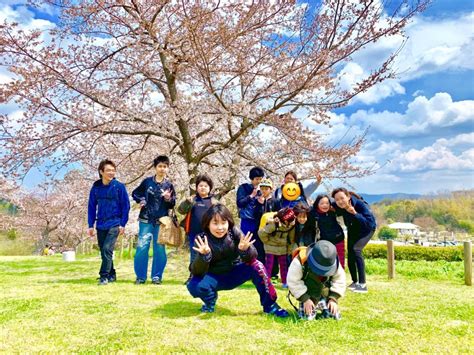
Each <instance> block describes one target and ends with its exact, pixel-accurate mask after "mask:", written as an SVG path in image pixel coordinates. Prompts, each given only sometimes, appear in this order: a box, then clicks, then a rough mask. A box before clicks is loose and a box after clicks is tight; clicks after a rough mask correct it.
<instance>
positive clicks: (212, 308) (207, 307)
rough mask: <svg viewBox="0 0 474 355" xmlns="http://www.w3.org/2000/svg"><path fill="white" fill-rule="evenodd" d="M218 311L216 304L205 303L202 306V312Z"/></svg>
mask: <svg viewBox="0 0 474 355" xmlns="http://www.w3.org/2000/svg"><path fill="white" fill-rule="evenodd" d="M215 311H216V305H215V304H203V305H202V307H201V313H214V312H215Z"/></svg>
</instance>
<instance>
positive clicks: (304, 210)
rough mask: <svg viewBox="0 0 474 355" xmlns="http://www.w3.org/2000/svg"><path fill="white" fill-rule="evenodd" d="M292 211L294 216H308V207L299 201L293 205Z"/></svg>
mask: <svg viewBox="0 0 474 355" xmlns="http://www.w3.org/2000/svg"><path fill="white" fill-rule="evenodd" d="M293 211H295V213H296V214H299V213H306V214H308V213H309V206H308V205H307V203H306V202H304V201H300V202H298V203H297V204H296V205H295V207H293Z"/></svg>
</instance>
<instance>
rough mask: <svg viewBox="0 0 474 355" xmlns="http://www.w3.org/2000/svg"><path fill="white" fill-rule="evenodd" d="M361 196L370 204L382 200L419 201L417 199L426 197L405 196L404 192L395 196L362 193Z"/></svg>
mask: <svg viewBox="0 0 474 355" xmlns="http://www.w3.org/2000/svg"><path fill="white" fill-rule="evenodd" d="M360 195H361V196H362V197H363V198H364V200H366V201H367V202H368V203H369V204H372V203H377V202H380V201H382V200H417V199H420V198H423V197H426V196H425V195H419V194H405V193H402V192H397V193H394V194H380V195H377V194H365V193H361V194H360Z"/></svg>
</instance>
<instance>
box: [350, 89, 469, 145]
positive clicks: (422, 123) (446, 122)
mask: <svg viewBox="0 0 474 355" xmlns="http://www.w3.org/2000/svg"><path fill="white" fill-rule="evenodd" d="M469 122H472V123H474V100H465V101H457V102H454V101H453V100H452V98H451V96H450V95H449V94H448V93H437V94H435V95H434V96H433V97H432V98H430V99H428V98H426V97H424V96H417V97H416V98H415V99H414V100H413V101H412V102H410V103H409V104H408V108H407V110H406V111H405V113H398V112H391V111H381V112H374V111H373V110H368V111H367V110H358V111H357V112H355V113H354V114H352V115H351V116H350V117H349V120H348V123H349V124H359V125H368V126H371V131H372V130H375V131H377V132H379V133H382V134H383V135H391V136H397V137H405V136H414V135H418V134H421V133H426V132H428V131H430V130H431V129H432V128H445V127H453V126H456V125H459V124H465V123H469ZM346 124H347V123H346Z"/></svg>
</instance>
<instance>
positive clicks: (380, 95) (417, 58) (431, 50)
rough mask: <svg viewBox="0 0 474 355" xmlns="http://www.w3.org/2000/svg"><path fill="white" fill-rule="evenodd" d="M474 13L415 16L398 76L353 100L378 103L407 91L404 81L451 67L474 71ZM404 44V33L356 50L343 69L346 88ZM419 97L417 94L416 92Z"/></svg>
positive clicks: (398, 60)
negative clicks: (440, 16) (434, 17)
mask: <svg viewBox="0 0 474 355" xmlns="http://www.w3.org/2000/svg"><path fill="white" fill-rule="evenodd" d="M473 22H474V13H469V14H461V15H459V16H458V17H457V18H451V19H441V20H439V19H427V18H423V17H421V16H418V17H415V18H414V19H413V20H412V22H411V23H410V24H409V25H408V26H407V28H406V31H405V32H406V34H407V36H408V38H409V39H408V41H407V42H406V43H405V45H404V46H403V48H402V49H401V51H400V53H399V54H398V56H397V57H396V59H395V61H394V63H393V68H394V70H395V71H396V72H397V73H398V78H397V79H390V80H386V81H384V82H382V83H380V84H378V85H376V86H375V87H373V88H371V89H370V90H369V91H367V92H366V93H363V94H361V95H359V96H357V97H356V98H354V100H353V101H352V102H353V103H354V102H362V103H365V104H374V103H377V102H380V101H382V100H383V99H385V98H387V97H390V96H393V95H396V94H404V93H405V89H404V87H403V85H402V83H403V82H405V81H408V80H412V79H415V78H419V77H421V76H424V75H427V74H432V73H439V72H444V71H447V70H473V69H474V61H473V60H472V53H473V52H474V27H473V26H472V23H473ZM402 43H403V37H402V36H401V35H397V36H391V37H387V38H382V39H380V40H379V41H378V42H377V43H373V44H369V45H368V46H366V47H365V48H364V49H362V50H360V51H358V52H356V53H355V54H354V55H353V57H352V59H353V61H352V62H350V63H347V64H346V66H345V67H344V68H343V70H342V71H341V75H344V77H343V79H342V87H344V88H350V87H352V86H353V85H354V84H355V83H357V82H358V81H360V80H362V79H364V78H366V77H367V76H368V74H369V73H371V72H372V71H373V70H374V69H376V68H378V67H379V66H380V65H381V64H382V62H383V61H384V60H385V59H386V58H388V57H389V56H390V55H391V54H392V53H394V52H396V51H397V50H398V49H399V48H400V46H401V45H402ZM414 96H417V95H414Z"/></svg>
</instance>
